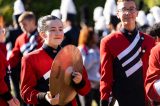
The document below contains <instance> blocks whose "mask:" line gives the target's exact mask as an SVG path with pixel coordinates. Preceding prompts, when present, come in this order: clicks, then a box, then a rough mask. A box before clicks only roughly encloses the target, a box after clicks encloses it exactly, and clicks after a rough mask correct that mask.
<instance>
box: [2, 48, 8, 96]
mask: <svg viewBox="0 0 160 106" xmlns="http://www.w3.org/2000/svg"><path fill="white" fill-rule="evenodd" d="M6 69H7V62H6V59H5V57H4V54H3V53H2V52H1V51H0V94H1V95H2V94H4V93H6V92H8V91H9V89H8V86H7V84H6V82H5V80H4V78H5V76H6Z"/></svg>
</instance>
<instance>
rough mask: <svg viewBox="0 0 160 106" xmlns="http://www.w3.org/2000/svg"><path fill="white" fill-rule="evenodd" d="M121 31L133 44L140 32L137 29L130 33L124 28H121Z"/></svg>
mask: <svg viewBox="0 0 160 106" xmlns="http://www.w3.org/2000/svg"><path fill="white" fill-rule="evenodd" d="M120 31H121V32H122V33H123V35H124V36H125V37H126V38H127V39H128V41H129V42H132V41H133V40H134V38H135V37H136V35H137V33H138V30H137V29H136V28H135V29H134V30H133V31H128V30H126V29H124V28H121V29H120Z"/></svg>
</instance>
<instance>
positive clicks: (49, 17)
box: [38, 15, 61, 32]
mask: <svg viewBox="0 0 160 106" xmlns="http://www.w3.org/2000/svg"><path fill="white" fill-rule="evenodd" d="M50 20H60V19H59V18H57V17H56V16H53V15H46V16H43V17H41V18H39V20H38V31H39V32H44V31H46V29H47V25H46V22H47V21H50ZM60 21H61V20H60Z"/></svg>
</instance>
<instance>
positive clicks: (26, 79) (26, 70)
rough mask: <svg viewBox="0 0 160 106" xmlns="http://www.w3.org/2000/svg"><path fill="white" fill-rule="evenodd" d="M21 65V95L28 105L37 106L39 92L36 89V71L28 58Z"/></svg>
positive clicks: (24, 58) (23, 59)
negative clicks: (33, 105) (35, 105)
mask: <svg viewBox="0 0 160 106" xmlns="http://www.w3.org/2000/svg"><path fill="white" fill-rule="evenodd" d="M21 64H22V67H21V76H20V79H21V81H20V82H21V84H20V94H21V96H22V98H23V100H24V101H25V102H26V103H30V104H37V103H38V100H37V94H38V93H39V91H37V90H35V89H34V88H35V86H36V85H37V79H36V75H35V73H34V69H33V67H32V66H31V64H30V61H29V59H28V58H26V57H23V58H22V62H21Z"/></svg>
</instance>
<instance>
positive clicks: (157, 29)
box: [146, 22, 160, 37]
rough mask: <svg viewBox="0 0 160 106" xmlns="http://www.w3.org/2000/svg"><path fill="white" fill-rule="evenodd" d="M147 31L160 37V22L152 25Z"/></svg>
mask: <svg viewBox="0 0 160 106" xmlns="http://www.w3.org/2000/svg"><path fill="white" fill-rule="evenodd" d="M146 33H147V34H149V35H151V36H152V37H160V22H159V23H155V24H154V25H153V26H152V27H149V28H148V29H147V31H146Z"/></svg>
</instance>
